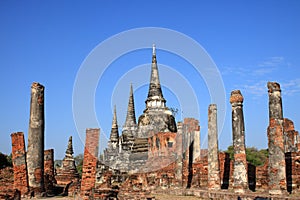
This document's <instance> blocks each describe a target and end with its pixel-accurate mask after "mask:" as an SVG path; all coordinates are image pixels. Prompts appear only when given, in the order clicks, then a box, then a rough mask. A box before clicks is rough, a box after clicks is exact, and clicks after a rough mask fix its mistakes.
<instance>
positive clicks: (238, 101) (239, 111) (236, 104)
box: [230, 90, 248, 193]
mask: <svg viewBox="0 0 300 200" xmlns="http://www.w3.org/2000/svg"><path fill="white" fill-rule="evenodd" d="M243 100H244V98H243V96H242V94H241V92H240V91H239V90H234V91H232V92H231V96H230V103H231V106H232V137H233V152H234V165H233V189H234V191H235V192H237V193H244V192H245V190H247V189H248V175H247V160H246V148H245V127H244V114H243Z"/></svg>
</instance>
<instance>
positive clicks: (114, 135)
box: [110, 106, 119, 142]
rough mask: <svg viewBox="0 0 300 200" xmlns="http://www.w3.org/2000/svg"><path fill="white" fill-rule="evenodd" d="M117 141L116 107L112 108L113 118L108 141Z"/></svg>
mask: <svg viewBox="0 0 300 200" xmlns="http://www.w3.org/2000/svg"><path fill="white" fill-rule="evenodd" d="M118 140H119V130H118V122H117V109H116V106H114V116H113V122H112V127H111V132H110V141H111V142H118Z"/></svg>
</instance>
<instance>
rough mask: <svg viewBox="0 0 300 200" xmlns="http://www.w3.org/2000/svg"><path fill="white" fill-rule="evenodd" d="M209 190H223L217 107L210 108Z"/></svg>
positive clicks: (211, 106)
mask: <svg viewBox="0 0 300 200" xmlns="http://www.w3.org/2000/svg"><path fill="white" fill-rule="evenodd" d="M207 185H208V189H210V190H219V189H221V181H220V169H219V158H218V125H217V105H216V104H210V105H209V107H208V184H207Z"/></svg>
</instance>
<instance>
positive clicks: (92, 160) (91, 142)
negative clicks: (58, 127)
mask: <svg viewBox="0 0 300 200" xmlns="http://www.w3.org/2000/svg"><path fill="white" fill-rule="evenodd" d="M99 134H100V129H96V128H95V129H86V138H85V146H84V157H83V165H82V179H81V188H80V189H81V196H82V198H83V199H88V197H89V195H91V192H92V189H93V188H94V187H95V182H96V168H97V156H98V145H99Z"/></svg>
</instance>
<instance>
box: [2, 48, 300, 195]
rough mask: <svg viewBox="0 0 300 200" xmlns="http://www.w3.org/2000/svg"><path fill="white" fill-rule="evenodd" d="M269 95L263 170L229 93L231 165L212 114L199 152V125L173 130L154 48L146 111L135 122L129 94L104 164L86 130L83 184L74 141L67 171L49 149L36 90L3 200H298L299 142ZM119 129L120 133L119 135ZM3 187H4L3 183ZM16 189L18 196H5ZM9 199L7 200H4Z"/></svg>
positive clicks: (17, 137)
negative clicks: (176, 198) (250, 154)
mask: <svg viewBox="0 0 300 200" xmlns="http://www.w3.org/2000/svg"><path fill="white" fill-rule="evenodd" d="M267 88H268V94H269V126H268V128H267V131H266V133H265V137H267V138H268V152H269V156H268V159H267V160H266V162H265V163H264V164H263V165H261V166H253V165H252V164H250V163H249V162H247V159H246V158H247V152H246V145H245V134H247V132H246V128H245V124H246V122H245V121H244V113H243V101H244V97H243V96H242V93H241V91H239V90H234V91H232V92H231V95H230V99H229V102H230V104H231V108H232V115H231V118H232V124H231V125H232V140H233V158H231V157H230V155H229V154H228V153H226V152H222V151H220V149H219V147H218V144H219V142H220V141H218V139H219V138H218V123H217V116H218V112H220V111H218V110H217V105H216V104H210V105H209V106H208V149H201V148H200V125H199V121H198V120H197V119H194V118H185V119H184V120H183V121H182V122H177V123H176V122H175V118H174V116H173V115H172V112H171V110H170V109H169V108H168V107H167V105H166V102H167V101H166V99H165V98H164V96H163V92H162V88H161V85H160V79H159V70H158V65H157V58H156V49H155V46H153V50H152V63H151V74H150V84H149V91H148V96H147V98H146V100H145V104H146V105H145V110H144V111H143V113H142V114H141V115H140V116H139V117H138V121H136V114H135V107H134V106H135V101H134V90H133V87H132V85H130V89H129V100H128V107H127V115H126V120H125V123H124V125H123V126H122V127H121V128H120V127H118V122H117V105H116V106H115V107H114V111H113V119H112V127H111V133H110V137H109V142H108V146H107V148H106V149H105V150H104V153H103V156H101V159H100V158H99V152H98V149H99V135H100V129H99V128H89V127H86V128H87V129H86V138H85V148H84V158H83V165H82V177H81V178H80V176H79V174H78V172H77V169H76V164H75V159H74V157H73V154H74V151H73V144H72V136H71V137H70V138H69V141H68V145H67V148H66V152H65V157H64V158H63V160H62V164H61V166H57V167H55V166H54V150H53V149H48V150H45V149H44V137H45V135H44V124H45V121H44V86H42V85H41V84H39V83H33V84H32V87H31V101H30V120H29V130H28V147H27V150H26V147H25V140H24V134H23V132H17V133H12V134H11V140H12V160H13V168H12V169H5V170H6V171H4V169H3V170H2V169H1V170H0V178H2V177H5V176H4V173H7V174H13V181H12V180H11V179H8V178H2V179H0V191H5V192H6V193H4V194H3V192H0V197H6V196H8V197H13V196H14V195H16V194H21V196H23V197H33V196H51V195H62V196H64V195H65V196H67V195H68V196H72V197H80V198H82V199H125V200H126V199H155V197H154V196H155V194H161V193H165V194H173V195H187V196H197V197H200V198H202V199H228V200H229V199H257V198H262V199H267V198H272V199H276V200H277V199H278V200H279V199H290V200H294V199H299V198H300V196H299V195H298V194H299V192H300V137H299V133H298V132H297V131H296V130H295V127H294V124H293V121H291V120H290V119H287V118H284V116H283V109H282V99H281V98H282V97H281V89H280V85H279V84H278V83H276V82H269V83H268V84H267ZM119 128H120V129H121V131H120V133H119ZM230 135H231V134H228V137H229V136H230ZM1 180H3V181H2V182H1ZM2 185H4V186H5V187H6V188H7V187H9V186H11V188H13V189H14V190H15V191H13V190H7V189H5V188H3V187H4V186H2ZM5 195H6V196H5Z"/></svg>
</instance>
